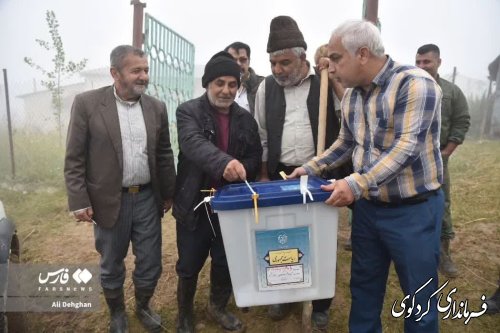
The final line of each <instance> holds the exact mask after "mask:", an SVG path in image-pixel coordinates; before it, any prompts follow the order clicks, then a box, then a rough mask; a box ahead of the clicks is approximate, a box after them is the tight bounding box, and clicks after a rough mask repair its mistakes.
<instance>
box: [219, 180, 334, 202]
mask: <svg viewBox="0 0 500 333" xmlns="http://www.w3.org/2000/svg"><path fill="white" fill-rule="evenodd" d="M326 184H329V182H328V181H327V180H325V179H322V178H318V177H312V176H309V180H308V183H307V189H308V190H309V191H310V192H311V194H312V196H313V198H314V201H311V200H310V199H309V196H308V195H306V200H307V202H308V203H309V202H316V203H322V202H323V201H325V200H326V199H328V197H329V196H330V194H331V192H325V191H323V190H322V189H321V188H320V186H321V185H326ZM250 186H251V187H252V188H253V190H254V191H255V192H256V193H257V194H258V195H259V198H258V206H259V207H272V206H284V205H295V204H301V203H303V197H302V194H301V193H300V179H298V178H297V179H291V180H276V181H270V182H256V183H250ZM211 205H212V207H213V209H214V210H236V209H248V208H253V201H252V192H251V191H250V189H249V188H248V186H247V185H246V184H245V183H241V184H231V185H226V186H224V187H222V188H221V189H219V190H218V191H217V192H215V197H214V198H213V199H212V201H211Z"/></svg>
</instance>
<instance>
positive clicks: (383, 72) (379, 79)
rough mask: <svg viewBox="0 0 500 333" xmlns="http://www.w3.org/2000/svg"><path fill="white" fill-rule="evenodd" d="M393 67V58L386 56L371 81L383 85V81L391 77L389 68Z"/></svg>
mask: <svg viewBox="0 0 500 333" xmlns="http://www.w3.org/2000/svg"><path fill="white" fill-rule="evenodd" d="M393 67H394V60H392V58H391V57H390V56H387V60H386V62H385V64H384V66H382V68H381V69H380V71H379V72H378V73H377V75H375V77H374V78H373V80H372V83H373V84H375V85H377V86H381V85H384V83H385V82H386V81H387V80H388V79H389V78H390V77H391V70H392V68H393Z"/></svg>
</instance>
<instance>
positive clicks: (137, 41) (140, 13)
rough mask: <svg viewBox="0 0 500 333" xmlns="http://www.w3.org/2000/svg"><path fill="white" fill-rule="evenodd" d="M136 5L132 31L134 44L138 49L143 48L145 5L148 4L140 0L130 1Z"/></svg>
mask: <svg viewBox="0 0 500 333" xmlns="http://www.w3.org/2000/svg"><path fill="white" fill-rule="evenodd" d="M130 4H131V5H133V6H134V26H133V28H132V29H133V32H132V45H133V46H134V47H137V48H138V49H142V43H143V35H142V25H143V20H144V7H146V4H145V3H143V2H141V1H140V0H132V1H131V2H130Z"/></svg>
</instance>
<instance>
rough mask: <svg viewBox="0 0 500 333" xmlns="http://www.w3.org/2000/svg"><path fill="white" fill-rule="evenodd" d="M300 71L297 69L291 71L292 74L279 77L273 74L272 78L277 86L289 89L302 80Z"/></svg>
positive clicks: (299, 68)
mask: <svg viewBox="0 0 500 333" xmlns="http://www.w3.org/2000/svg"><path fill="white" fill-rule="evenodd" d="M300 70H301V67H297V68H295V69H294V70H293V72H291V73H290V74H288V75H287V76H279V75H274V74H273V77H274V80H275V81H276V83H277V84H278V85H280V86H282V87H290V86H293V85H295V84H297V83H299V81H300V80H301V79H302V78H301V75H300Z"/></svg>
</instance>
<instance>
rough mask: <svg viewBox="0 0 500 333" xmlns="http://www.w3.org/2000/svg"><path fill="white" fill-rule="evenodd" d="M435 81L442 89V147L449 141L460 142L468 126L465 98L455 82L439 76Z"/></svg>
mask: <svg viewBox="0 0 500 333" xmlns="http://www.w3.org/2000/svg"><path fill="white" fill-rule="evenodd" d="M437 83H438V84H439V86H440V87H441V90H442V91H443V101H442V102H441V137H440V143H441V148H444V147H445V146H446V145H447V144H448V142H449V141H452V142H455V143H457V144H461V143H462V142H463V141H464V139H465V134H466V133H467V131H468V130H469V126H470V115H469V107H468V105H467V100H466V99H465V96H464V94H463V92H462V90H460V88H459V87H458V86H457V85H456V84H454V83H452V82H450V81H447V80H445V79H443V78H441V77H439V76H438V79H437Z"/></svg>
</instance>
